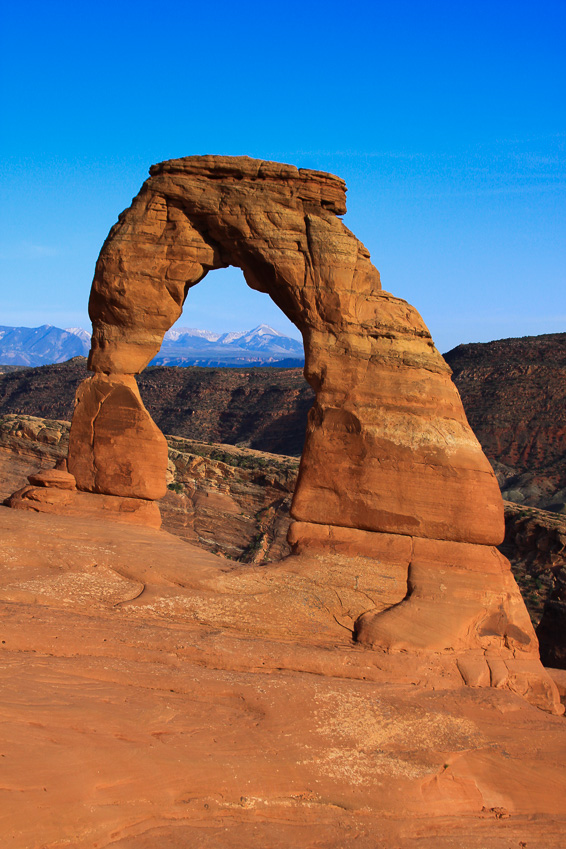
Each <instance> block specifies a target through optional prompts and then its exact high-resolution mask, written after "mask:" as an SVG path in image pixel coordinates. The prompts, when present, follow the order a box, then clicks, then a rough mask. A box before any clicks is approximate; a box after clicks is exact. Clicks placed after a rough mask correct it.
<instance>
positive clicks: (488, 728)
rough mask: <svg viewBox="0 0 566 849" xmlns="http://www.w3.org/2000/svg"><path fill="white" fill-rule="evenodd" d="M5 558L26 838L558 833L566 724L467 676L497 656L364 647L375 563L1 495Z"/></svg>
mask: <svg viewBox="0 0 566 849" xmlns="http://www.w3.org/2000/svg"><path fill="white" fill-rule="evenodd" d="M43 490H44V491H45V492H47V491H48V490H47V489H46V488H43ZM89 497H91V498H93V499H94V498H98V499H100V498H102V496H96V495H90V496H89ZM0 559H1V561H2V562H3V563H6V564H9V568H5V569H2V570H1V571H0V614H1V617H2V641H1V643H0V653H1V659H2V663H1V664H0V678H1V684H2V694H3V695H2V724H1V728H0V754H1V755H2V756H3V757H1V758H0V760H1V763H2V786H3V788H4V789H3V791H2V792H3V794H4V796H5V797H6V798H7V799H8V801H9V803H8V804H5V805H4V807H3V809H2V831H3V834H5V835H8V837H9V843H8V845H10V846H13V847H14V849H30V847H39V846H53V847H55V846H73V847H77V849H93V847H95V846H96V845H98V846H100V847H102V846H110V845H112V846H116V847H119V849H156V847H159V849H186V847H189V846H190V847H193V846H194V847H197V849H217V847H222V849H242V847H246V849H247V847H252V849H260V848H261V849H263V847H270V849H271V847H273V849H287V847H295V846H297V847H301V849H315V847H321V846H324V847H325V849H360V848H361V849H392V847H399V849H413V847H419V849H421V847H422V849H439V847H441V849H453V847H458V849H479V847H482V849H508V847H514V849H515V847H520V844H521V843H523V844H526V845H527V847H529V846H532V847H541V849H542V847H544V849H560V847H561V846H562V845H563V842H564V826H565V824H566V821H565V818H564V796H565V794H566V769H565V766H564V764H565V763H566V726H565V723H564V720H563V719H560V718H559V717H556V716H551V715H549V714H548V713H543V712H542V711H540V710H537V709H536V708H535V707H533V706H532V705H529V704H527V703H526V702H525V701H524V699H522V698H520V697H519V696H518V695H517V694H516V693H514V692H512V691H510V690H509V689H501V688H498V686H497V685H496V686H493V687H491V688H486V687H483V686H482V687H478V686H475V685H476V684H478V683H482V680H483V683H485V675H486V672H485V670H486V668H488V671H490V673H489V674H492V675H493V676H494V682H495V681H498V680H499V678H498V677H497V676H498V675H499V671H498V669H497V660H498V658H492V657H491V656H490V655H488V656H487V660H485V661H484V664H483V666H482V665H481V664H478V658H477V657H476V654H475V653H473V652H469V653H467V654H465V655H461V656H460V657H459V658H458V659H457V660H456V658H455V657H454V655H453V654H450V653H445V654H438V655H431V654H428V655H427V654H423V655H415V654H414V653H399V654H382V653H375V652H372V651H367V650H366V649H364V648H363V647H361V646H359V645H355V644H353V643H352V641H351V631H350V630H349V629H348V628H345V627H344V626H343V624H341V623H342V622H343V621H344V614H345V612H346V611H347V608H348V605H349V604H350V603H352V604H357V605H358V606H359V605H363V604H364V603H365V604H366V605H368V604H371V603H372V602H371V601H369V602H368V598H367V596H364V593H365V592H366V585H365V580H366V579H368V580H371V577H372V570H371V568H370V564H371V562H372V561H371V559H370V558H363V557H360V558H358V559H357V561H356V560H355V559H354V558H347V557H344V556H343V555H332V556H329V559H327V556H326V555H325V554H323V553H321V551H320V550H318V551H317V552H316V553H314V552H313V553H312V556H311V560H310V561H309V564H310V565H308V566H307V564H306V563H305V561H304V556H303V565H302V566H301V567H300V568H297V569H296V571H293V569H292V568H290V567H291V565H292V563H293V562H295V561H297V560H301V558H289V560H287V561H284V562H283V563H281V564H277V565H275V566H272V567H267V568H265V567H264V568H261V569H258V568H255V567H249V566H248V567H242V566H241V565H238V564H231V563H229V562H227V561H225V560H221V559H219V558H216V557H214V556H213V555H211V554H209V553H207V552H203V551H202V550H199V549H197V548H195V547H193V546H191V545H189V544H187V543H184V542H182V541H180V540H178V539H175V538H174V537H172V536H170V535H169V534H166V533H164V532H162V531H155V530H152V529H149V528H140V527H133V526H132V527H129V526H127V525H119V524H117V523H111V522H108V523H106V522H103V521H100V520H97V519H92V518H88V519H81V518H79V517H65V516H45V515H33V514H31V513H29V512H27V513H26V512H23V511H15V510H6V509H2V508H0ZM340 561H342V564H343V566H342V569H341V570H340V569H339V563H340ZM364 562H365V563H366V564H367V565H368V569H367V571H365V572H364V571H362V572H361V571H360V567H362V568H363V565H364ZM476 574H478V573H476ZM373 576H374V579H375V578H376V577H378V575H377V574H376V570H375V568H373ZM356 578H357V579H358V587H359V589H358V590H357V591H356V590H355V582H356ZM337 579H339V580H341V581H342V585H339V584H338V582H337ZM346 585H349V586H350V588H351V595H349V594H348V593H347V587H346ZM371 592H372V590H370V593H371ZM339 597H341V598H342V602H340V601H339ZM355 598H357V601H355V600H354V599H355ZM332 599H334V601H332ZM340 609H341V610H342V614H340V613H339V610H340ZM486 664H487V666H486ZM460 666H461V668H462V670H463V671H462V670H460V669H459V667H460ZM511 666H512V669H511V670H509V672H510V674H512V675H513V676H514V680H515V684H516V687H517V690H519V687H520V685H521V681H522V682H523V684H528V685H529V686H531V687H532V682H533V681H534V676H535V675H536V674H537V671H536V670H529V669H528V668H527V666H528V664H525V663H522V662H520V660H517V663H515V665H513V664H511ZM506 668H507V667H506ZM464 675H465V676H467V678H468V681H469V682H470V684H471V686H465V685H464V677H463V676H464ZM30 812H32V814H33V815H30Z"/></svg>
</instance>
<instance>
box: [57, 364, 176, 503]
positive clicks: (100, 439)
mask: <svg viewBox="0 0 566 849" xmlns="http://www.w3.org/2000/svg"><path fill="white" fill-rule="evenodd" d="M68 464H69V471H70V472H71V473H72V474H73V475H74V476H75V478H76V481H77V486H78V488H79V489H81V490H84V491H86V492H99V493H104V494H106V495H120V496H122V497H126V498H129V497H134V498H145V499H150V500H154V499H157V498H161V497H162V496H163V495H165V492H166V484H165V471H166V469H167V442H166V440H165V437H164V436H163V434H162V433H161V431H160V430H159V428H158V427H157V425H156V424H155V423H154V422H153V420H152V419H151V416H150V415H149V413H148V412H147V410H146V409H145V407H144V405H143V402H142V400H141V398H140V394H139V391H138V387H137V384H136V381H135V378H134V377H128V376H125V375H104V374H96V375H95V376H94V377H90V378H87V380H85V381H83V383H82V384H81V385H80V387H79V389H78V391H77V401H76V407H75V413H74V415H73V421H72V424H71V432H70V435H69V457H68Z"/></svg>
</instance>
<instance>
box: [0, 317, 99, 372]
mask: <svg viewBox="0 0 566 849" xmlns="http://www.w3.org/2000/svg"><path fill="white" fill-rule="evenodd" d="M75 331H80V334H84V336H83V335H80V334H79V333H78V332H75ZM89 348H90V333H87V332H86V330H82V328H75V327H74V328H70V329H69V330H62V329H61V328H60V327H53V326H52V325H51V324H43V325H42V326H41V327H0V363H2V365H17V366H43V365H47V364H48V363H64V362H65V361H66V360H70V359H71V358H72V357H85V356H86V355H87V354H88V351H89Z"/></svg>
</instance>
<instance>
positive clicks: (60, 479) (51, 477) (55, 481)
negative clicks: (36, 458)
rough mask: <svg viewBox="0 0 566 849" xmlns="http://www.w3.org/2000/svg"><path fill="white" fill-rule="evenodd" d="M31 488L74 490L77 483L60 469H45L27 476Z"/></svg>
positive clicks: (71, 476)
mask: <svg viewBox="0 0 566 849" xmlns="http://www.w3.org/2000/svg"><path fill="white" fill-rule="evenodd" d="M28 481H29V482H30V483H31V484H32V486H46V487H56V488H57V489H76V486H77V482H76V480H75V478H74V476H73V475H71V474H69V472H67V471H64V470H62V469H45V471H43V472H35V473H34V474H33V475H29V476H28Z"/></svg>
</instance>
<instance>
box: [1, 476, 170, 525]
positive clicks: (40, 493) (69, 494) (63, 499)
mask: <svg viewBox="0 0 566 849" xmlns="http://www.w3.org/2000/svg"><path fill="white" fill-rule="evenodd" d="M31 477H34V476H33V475H32V476H31ZM6 503H7V505H8V507H13V508H14V509H16V510H33V511H35V512H37V513H52V514H55V515H64V516H80V517H81V518H87V517H91V518H96V519H98V518H100V519H106V520H108V521H110V522H127V523H128V524H133V525H144V526H147V527H149V528H160V527H161V514H160V512H159V507H158V506H157V504H156V503H155V502H154V501H147V500H144V499H141V498H122V497H120V496H117V495H98V494H97V495H95V494H93V493H91V492H78V491H77V490H74V491H70V490H69V489H68V488H64V489H59V488H56V487H55V486H49V487H46V486H43V485H42V486H26V487H24V488H23V489H20V490H18V491H17V492H15V493H14V494H13V495H11V496H10V497H9V498H8V499H7V501H6Z"/></svg>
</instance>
